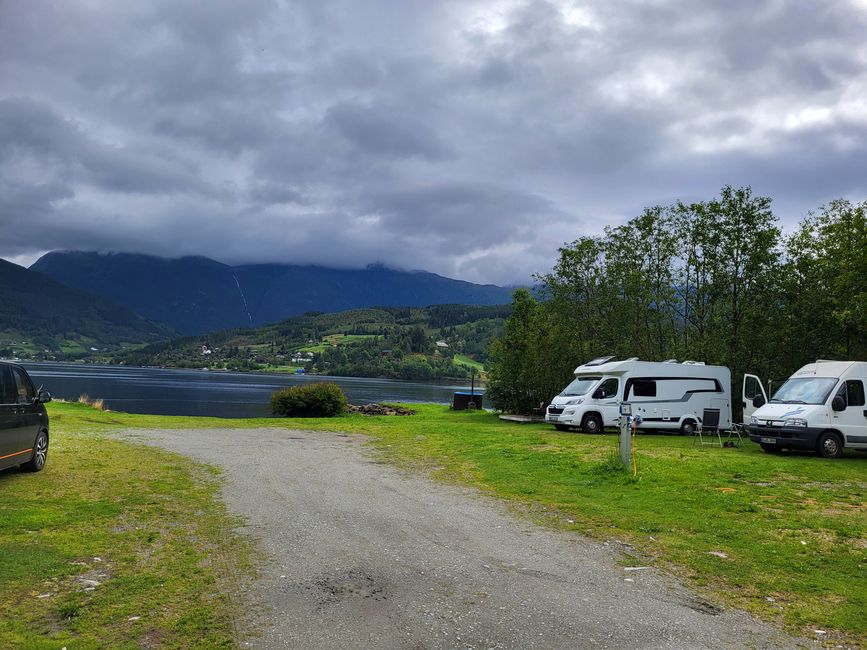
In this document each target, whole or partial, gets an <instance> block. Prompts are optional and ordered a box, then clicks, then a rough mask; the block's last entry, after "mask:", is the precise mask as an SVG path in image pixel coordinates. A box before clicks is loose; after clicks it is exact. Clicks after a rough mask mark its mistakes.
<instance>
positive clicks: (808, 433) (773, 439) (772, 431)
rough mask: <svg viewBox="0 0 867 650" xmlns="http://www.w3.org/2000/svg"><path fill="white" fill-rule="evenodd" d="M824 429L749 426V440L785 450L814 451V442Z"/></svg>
mask: <svg viewBox="0 0 867 650" xmlns="http://www.w3.org/2000/svg"><path fill="white" fill-rule="evenodd" d="M822 431H824V429H821V428H813V427H787V426H765V425H763V424H751V425H750V440H752V441H753V442H756V443H759V444H765V445H776V446H778V447H780V448H781V449H782V448H786V449H810V450H812V449H815V448H816V440H817V439H818V438H819V434H820V433H822Z"/></svg>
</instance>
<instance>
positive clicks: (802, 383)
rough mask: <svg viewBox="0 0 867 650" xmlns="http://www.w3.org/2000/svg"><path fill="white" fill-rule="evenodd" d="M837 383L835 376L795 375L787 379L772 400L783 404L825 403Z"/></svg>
mask: <svg viewBox="0 0 867 650" xmlns="http://www.w3.org/2000/svg"><path fill="white" fill-rule="evenodd" d="M836 385H837V379H836V378H834V377H793V378H792V379H788V380H786V383H784V384H783V385H782V386H780V388H779V389H778V390H777V392H776V393H775V394H774V396H773V397H772V398H771V399H770V400H768V401H770V402H775V403H778V404H780V403H782V404H824V403H825V400H827V399H828V395H830V394H831V391H832V390H833V389H834V386H836Z"/></svg>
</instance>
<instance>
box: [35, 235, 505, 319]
mask: <svg viewBox="0 0 867 650" xmlns="http://www.w3.org/2000/svg"><path fill="white" fill-rule="evenodd" d="M31 269H32V270H34V271H39V272H40V273H43V274H45V275H47V276H49V277H51V278H54V279H55V280H57V281H58V282H63V283H64V284H66V285H68V286H70V287H75V288H78V289H82V290H85V291H89V292H92V293H95V294H97V295H100V296H103V297H105V298H107V299H109V300H112V301H114V302H117V303H118V304H121V305H124V306H126V307H128V308H130V309H132V310H134V311H136V312H138V313H139V314H142V315H143V316H145V317H147V318H150V319H153V320H155V321H158V322H160V323H165V324H167V325H169V326H171V327H173V328H174V329H177V330H178V331H179V332H182V333H184V334H199V333H203V332H209V331H214V330H220V329H228V328H233V327H249V326H251V325H255V326H258V325H264V324H267V323H273V322H277V321H279V320H282V319H285V318H288V317H290V316H297V315H300V314H303V313H306V312H309V311H324V312H332V311H344V310H347V309H355V308H359V307H371V306H383V307H411V306H427V305H435V304H450V303H458V304H474V305H495V304H503V303H507V302H510V301H511V290H510V289H505V288H503V287H498V286H494V285H479V284H472V283H470V282H464V281H462V280H453V279H450V278H445V277H442V276H440V275H436V274H433V273H426V272H423V271H411V272H410V271H398V270H394V269H389V268H385V267H383V266H369V267H367V268H366V269H362V270H348V269H330V268H323V267H319V266H293V265H284V264H254V265H246V266H234V267H233V266H229V265H227V264H222V263H220V262H216V261H214V260H211V259H208V258H205V257H183V258H179V259H165V258H161V257H154V256H150V255H140V254H130V253H113V254H102V253H92V252H66V251H63V252H61V251H57V252H53V253H48V254H47V255H44V256H43V257H41V258H40V259H39V260H38V261H37V262H36V263H35V264H34V265H33V266H32V267H31Z"/></svg>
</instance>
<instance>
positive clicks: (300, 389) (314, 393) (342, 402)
mask: <svg viewBox="0 0 867 650" xmlns="http://www.w3.org/2000/svg"><path fill="white" fill-rule="evenodd" d="M348 405H349V401H348V400H347V399H346V395H345V394H344V392H343V390H341V388H340V386H338V385H337V384H327V383H318V384H307V385H306V386H292V387H291V388H283V389H281V390H278V391H277V392H275V393H274V394H273V395H271V412H272V413H274V415H284V416H287V417H301V418H316V417H326V418H329V417H333V416H335V415H340V414H341V413H343V412H344V411H345V410H346V407H347V406H348Z"/></svg>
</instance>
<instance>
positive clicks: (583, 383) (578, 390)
mask: <svg viewBox="0 0 867 650" xmlns="http://www.w3.org/2000/svg"><path fill="white" fill-rule="evenodd" d="M600 379H602V377H577V378H576V379H575V380H574V381H573V382H572V383H571V384H569V385H568V386H566V388H564V389H563V392H562V393H560V394H561V395H562V396H563V397H574V396H576V395H586V394H587V393H588V391H589V390H590V389H591V388H593V386H594V385H596V383H597V382H598V381H599V380H600Z"/></svg>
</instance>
